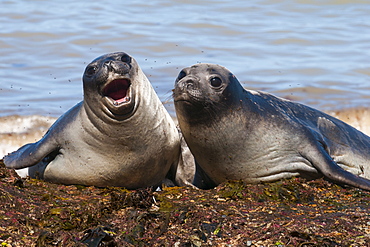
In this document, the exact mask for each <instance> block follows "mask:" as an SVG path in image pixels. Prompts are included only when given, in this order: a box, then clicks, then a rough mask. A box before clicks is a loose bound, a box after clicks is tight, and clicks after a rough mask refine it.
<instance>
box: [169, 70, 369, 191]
mask: <svg viewBox="0 0 370 247" xmlns="http://www.w3.org/2000/svg"><path fill="white" fill-rule="evenodd" d="M173 96H174V102H175V108H176V114H177V118H178V121H179V126H180V128H181V131H182V133H183V135H184V138H185V140H186V142H187V144H188V145H189V148H190V150H191V152H192V153H193V155H194V157H195V159H196V162H197V165H198V167H197V174H196V178H195V181H194V184H195V185H196V186H198V187H201V188H210V187H213V186H215V185H218V184H220V183H222V182H224V181H226V180H233V179H242V180H244V181H246V182H249V183H257V182H268V181H275V180H279V179H283V178H290V177H293V176H301V177H305V178H309V179H315V178H319V177H323V176H324V177H326V178H327V179H329V180H331V181H333V182H336V183H339V184H347V185H351V186H354V187H358V188H362V189H366V190H370V180H368V179H366V178H370V137H368V136H366V135H365V134H363V133H361V132H360V131H358V130H356V129H355V128H353V127H351V126H349V125H347V124H345V123H344V122H342V121H340V120H338V119H336V118H334V117H331V116H329V115H327V114H325V113H323V112H320V111H318V110H315V109H313V108H310V107H308V106H305V105H302V104H299V103H295V102H291V101H288V100H284V99H281V98H278V97H275V96H273V95H271V94H267V93H263V92H257V91H252V90H245V89H244V88H243V87H242V86H241V84H240V83H239V81H238V80H237V78H236V77H235V76H234V75H233V74H232V73H231V72H230V71H229V70H227V69H226V68H224V67H222V66H219V65H214V64H196V65H193V66H192V67H189V68H185V69H183V70H182V71H181V72H180V73H179V76H178V78H177V79H176V83H175V89H174V90H173Z"/></svg>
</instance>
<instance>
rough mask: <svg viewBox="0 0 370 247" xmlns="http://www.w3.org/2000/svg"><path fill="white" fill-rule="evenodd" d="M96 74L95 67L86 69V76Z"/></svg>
mask: <svg viewBox="0 0 370 247" xmlns="http://www.w3.org/2000/svg"><path fill="white" fill-rule="evenodd" d="M95 72H96V67H95V66H89V67H87V68H86V71H85V74H86V75H88V76H92V75H94V74H95Z"/></svg>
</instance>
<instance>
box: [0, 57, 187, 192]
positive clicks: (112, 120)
mask: <svg viewBox="0 0 370 247" xmlns="http://www.w3.org/2000/svg"><path fill="white" fill-rule="evenodd" d="M83 88H84V100H83V101H82V102H80V103H78V104H77V105H76V106H74V107H73V108H71V109H70V110H69V111H68V112H66V113H65V114H64V115H62V116H61V117H60V118H59V119H58V120H57V121H56V122H55V123H54V124H53V125H52V127H50V129H49V130H48V132H47V133H46V134H45V136H44V137H43V138H42V139H41V140H39V141H38V142H36V143H32V144H27V145H25V146H23V147H21V148H20V149H19V150H18V151H15V152H13V153H11V154H9V155H7V156H5V157H4V163H5V165H6V166H7V167H9V168H15V169H19V168H24V167H29V175H30V176H31V177H39V178H41V179H44V180H46V181H50V182H54V183H62V184H83V185H95V186H122V187H126V188H128V189H136V188H142V187H149V186H157V185H160V184H161V181H162V180H163V179H165V177H166V176H168V177H169V176H170V177H171V178H170V179H171V180H173V179H174V176H175V175H174V174H175V172H176V166H177V164H178V162H179V157H180V138H179V134H178V130H177V128H176V126H175V123H174V122H173V120H172V119H171V117H170V116H169V114H168V113H167V111H166V109H165V108H164V106H163V104H162V103H161V101H160V100H159V98H158V96H157V95H156V93H155V91H154V89H153V87H152V86H151V84H150V82H149V80H148V79H147V77H146V76H145V75H144V73H143V72H142V70H141V69H140V67H139V65H138V64H137V62H136V61H135V59H134V58H132V57H131V56H129V55H128V54H126V53H123V52H117V53H111V54H106V55H103V56H101V57H99V58H97V59H95V60H94V61H92V62H91V63H90V64H89V65H88V66H87V67H86V70H85V72H84V75H83Z"/></svg>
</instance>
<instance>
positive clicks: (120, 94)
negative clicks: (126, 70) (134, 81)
mask: <svg viewBox="0 0 370 247" xmlns="http://www.w3.org/2000/svg"><path fill="white" fill-rule="evenodd" d="M130 85H131V83H130V81H129V80H128V79H116V80H114V81H112V82H110V83H109V84H108V85H106V86H105V87H104V89H103V95H104V96H106V97H109V98H111V99H112V100H113V103H114V105H119V104H122V103H126V102H129V101H130V96H129V95H128V91H129V88H130Z"/></svg>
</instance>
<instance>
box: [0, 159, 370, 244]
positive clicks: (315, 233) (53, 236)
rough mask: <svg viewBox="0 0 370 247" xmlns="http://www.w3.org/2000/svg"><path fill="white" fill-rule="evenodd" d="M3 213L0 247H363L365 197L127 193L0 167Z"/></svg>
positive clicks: (309, 184) (320, 192)
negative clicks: (19, 173) (53, 180)
mask: <svg viewBox="0 0 370 247" xmlns="http://www.w3.org/2000/svg"><path fill="white" fill-rule="evenodd" d="M0 203H1V207H0V246H13V247H14V246H90V247H93V246H301V247H303V246H370V193H369V192H366V191H363V190H360V189H354V188H349V187H340V186H338V185H335V184H332V183H330V182H327V181H324V180H316V181H306V180H303V179H298V178H294V179H290V180H284V181H280V182H276V183H268V184H258V185H246V184H244V183H243V182H241V181H232V182H228V183H225V184H222V185H220V186H218V187H217V188H215V189H212V190H196V189H192V188H180V187H172V188H164V190H163V191H160V192H153V191H152V190H150V189H141V190H135V191H128V190H125V189H122V188H96V187H85V186H75V185H71V186H65V185H58V184H51V183H47V182H43V181H40V180H34V179H20V178H19V177H18V176H17V175H16V174H15V172H14V171H12V170H8V169H6V168H5V167H4V165H3V163H2V162H0Z"/></svg>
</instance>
